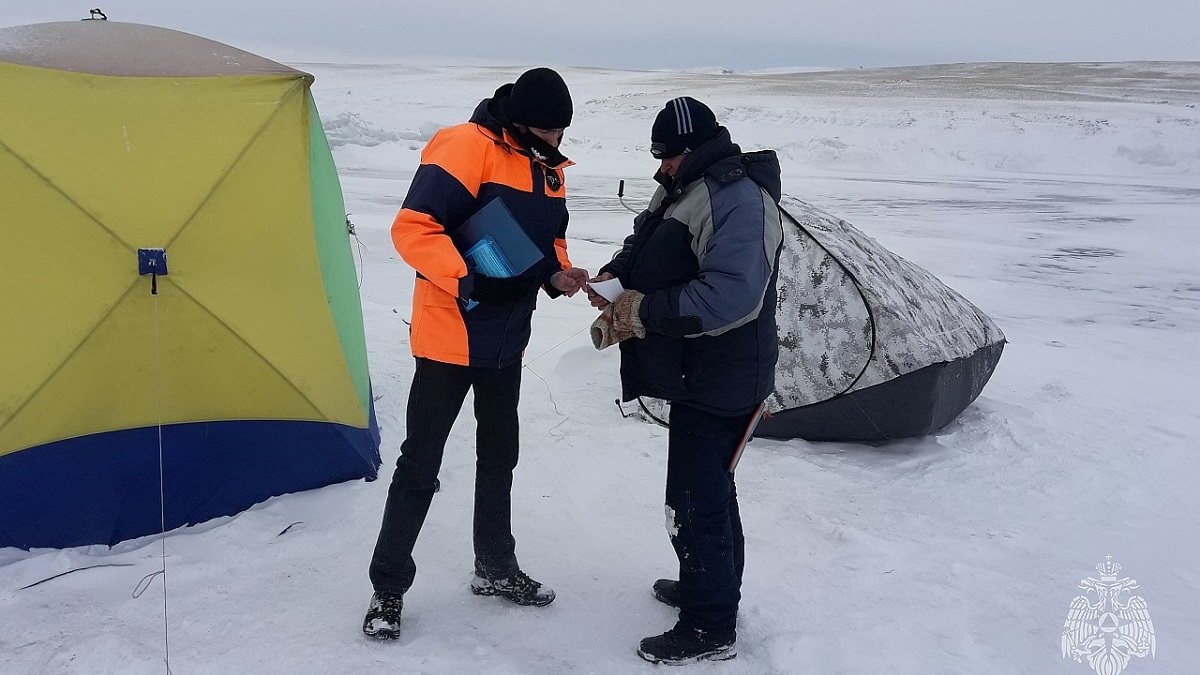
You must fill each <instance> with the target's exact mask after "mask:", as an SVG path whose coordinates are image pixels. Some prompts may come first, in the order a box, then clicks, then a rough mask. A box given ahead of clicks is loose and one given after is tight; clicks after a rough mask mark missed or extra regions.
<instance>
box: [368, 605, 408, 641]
mask: <svg viewBox="0 0 1200 675" xmlns="http://www.w3.org/2000/svg"><path fill="white" fill-rule="evenodd" d="M402 609H404V596H403V595H395V594H393V593H376V594H375V595H372V596H371V604H370V605H369V606H368V607H367V617H366V618H365V619H363V633H365V634H366V635H369V636H371V637H373V638H379V639H380V640H395V639H396V638H398V637H400V610H402Z"/></svg>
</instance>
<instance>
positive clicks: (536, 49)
mask: <svg viewBox="0 0 1200 675" xmlns="http://www.w3.org/2000/svg"><path fill="white" fill-rule="evenodd" d="M97 4H98V5H99V6H100V8H101V9H103V10H104V11H105V13H107V14H108V16H109V18H110V19H113V20H118V21H129V22H134V23H147V24H152V25H158V26H165V27H168V28H174V29H177V30H183V31H187V32H190V33H195V34H198V35H202V36H204V37H208V38H212V39H215V40H219V41H221V42H226V43H229V44H232V45H234V46H237V47H241V48H243V49H247V50H249V51H254V52H258V53H260V54H262V55H263V56H267V57H269V58H273V59H275V60H283V61H293V62H294V61H321V60H334V59H336V60H361V61H407V60H413V59H423V60H427V61H428V60H432V61H435V62H436V61H439V60H445V61H451V62H456V63H464V62H465V63H491V62H503V63H515V64H533V63H536V64H547V65H577V66H589V65H590V66H604V67H618V68H703V67H712V66H719V67H728V68H733V69H738V70H746V69H754V68H775V67H790V66H799V67H804V66H881V65H911V64H925V63H949V62H966V61H1133V60H1188V61H1197V60H1200V0H986V1H985V0H908V1H907V2H903V1H898V0H857V1H854V0H691V1H690V2H681V1H677V0H597V1H595V2H577V1H574V0H540V1H537V2H535V1H532V0H502V1H500V2H482V1H480V0H457V1H456V0H424V1H423V2H411V1H406V0H327V1H318V0H199V1H189V2H184V1H182V0H85V1H84V2H67V1H64V0H0V26H15V25H21V24H27V23H41V22H45V21H67V20H75V19H80V18H83V17H85V16H87V13H88V9H90V8H91V7H94V6H96V5H97Z"/></svg>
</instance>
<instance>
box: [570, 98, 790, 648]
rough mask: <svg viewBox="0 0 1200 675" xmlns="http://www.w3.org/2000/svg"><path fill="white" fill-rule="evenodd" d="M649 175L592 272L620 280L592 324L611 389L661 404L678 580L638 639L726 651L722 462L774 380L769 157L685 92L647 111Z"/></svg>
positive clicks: (735, 571) (733, 564) (731, 581)
mask: <svg viewBox="0 0 1200 675" xmlns="http://www.w3.org/2000/svg"><path fill="white" fill-rule="evenodd" d="M650 140H651V145H650V152H651V154H652V155H654V157H655V158H657V159H659V160H660V161H661V165H660V167H659V171H658V172H657V173H656V175H655V176H654V178H655V180H656V181H658V183H659V185H660V187H659V188H658V190H657V191H656V192H655V194H654V197H653V198H652V199H651V201H650V206H649V208H647V209H646V210H645V211H643V212H642V213H640V214H639V215H638V216H637V217H636V218H635V219H634V227H633V234H631V235H629V237H627V238H626V239H625V242H624V245H623V246H622V248H621V250H620V251H619V252H617V254H616V255H615V256H614V257H613V259H612V261H611V262H609V263H608V264H607V265H605V266H604V267H602V268H601V269H600V274H599V275H598V276H597V277H596V278H595V279H593V280H592V281H600V280H604V279H611V278H614V277H615V278H617V279H619V280H620V281H621V284H622V286H624V287H625V289H627V290H626V291H625V292H624V293H623V294H621V295H620V296H619V297H618V298H617V299H616V301H614V302H613V303H611V304H610V303H609V302H608V301H607V300H605V299H604V298H603V297H601V296H600V295H599V294H597V293H595V292H593V291H592V290H591V289H590V288H589V289H588V296H589V298H590V299H591V301H592V304H593V305H594V306H596V307H598V308H601V309H603V310H604V311H603V313H602V314H601V316H600V317H599V318H598V319H597V320H596V323H595V324H593V331H592V337H593V342H594V343H595V344H596V347H597V348H600V349H603V348H605V347H608V346H610V345H611V344H614V343H617V342H619V343H620V348H621V388H622V398H623V399H624V400H626V401H630V400H633V399H635V398H637V397H639V396H650V397H655V398H660V399H666V400H668V401H670V403H671V412H670V427H671V429H670V435H669V447H668V458H667V488H666V512H667V531H668V533H669V534H670V537H671V543H672V545H673V546H674V548H675V553H676V555H677V557H678V558H679V579H678V581H675V580H670V579H660V580H658V581H657V582H655V584H654V595H655V597H656V598H658V599H659V600H660V601H662V602H665V603H667V604H669V605H672V606H675V607H678V608H679V621H678V623H677V624H676V625H675V627H674V628H673V629H671V630H669V631H667V632H666V633H664V634H662V635H659V636H655V637H649V638H646V639H645V640H642V642H641V645H640V646H639V648H638V654H640V655H641V656H642V658H644V659H646V660H648V661H652V662H655V663H660V662H668V663H686V662H690V661H698V660H702V659H712V660H722V659H728V658H733V656H735V655H736V649H735V644H734V643H735V640H736V622H737V609H738V602H739V600H740V599H741V579H742V566H743V561H744V555H743V551H744V539H743V536H742V524H741V518H740V517H739V514H738V505H737V491H736V488H735V486H734V481H733V474H732V473H731V471H730V469H729V466H730V460H731V458H732V456H733V454H734V452H735V450H736V449H737V448H738V447H739V445H740V443H741V441H742V437H743V435H744V434H745V432H746V430H747V427H748V426H749V425H750V424H752V422H753V421H754V420H755V419H756V417H755V414H756V411H757V409H758V406H759V404H760V403H762V401H763V400H764V399H766V397H767V395H768V394H769V393H770V392H771V390H772V389H773V388H774V376H775V362H776V359H777V356H778V337H777V334H776V326H775V304H776V293H775V282H776V267H777V265H778V262H779V252H780V245H781V242H782V238H783V227H782V224H781V219H780V213H779V207H778V202H779V198H780V195H781V183H780V176H779V161H778V159H777V158H776V156H775V153H774V152H773V151H770V150H763V151H759V152H752V153H743V152H742V151H741V148H739V147H738V146H737V145H736V144H735V143H733V142H732V140H731V139H730V137H729V132H728V131H727V130H726V129H725V128H724V127H722V126H720V125H718V124H717V121H716V117H715V115H714V114H713V112H712V110H710V109H709V108H708V106H706V105H704V104H703V103H701V102H699V101H697V100H696V99H693V98H690V97H682V98H677V99H674V100H672V101H670V102H668V103H667V105H666V106H665V107H664V108H663V110H662V111H661V112H659V113H658V116H657V117H656V118H655V120H654V126H653V129H652V131H651V135H650Z"/></svg>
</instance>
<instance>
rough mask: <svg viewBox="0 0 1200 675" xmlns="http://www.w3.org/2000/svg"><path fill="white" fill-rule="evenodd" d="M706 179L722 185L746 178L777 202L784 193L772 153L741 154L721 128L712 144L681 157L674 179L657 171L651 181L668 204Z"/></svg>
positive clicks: (777, 164)
mask: <svg viewBox="0 0 1200 675" xmlns="http://www.w3.org/2000/svg"><path fill="white" fill-rule="evenodd" d="M706 176H707V177H710V178H712V179H713V180H715V181H716V182H717V183H719V184H721V185H724V184H727V183H732V182H733V181H735V180H739V179H741V178H745V177H749V178H750V179H751V180H753V181H754V182H755V183H757V184H758V185H759V187H761V188H763V189H764V190H766V191H767V194H769V195H771V198H772V199H774V200H775V201H776V202H778V201H779V199H780V197H781V196H782V192H783V183H782V179H781V178H780V170H779V158H778V157H777V156H776V154H775V151H774V150H759V151H757V152H747V153H743V152H742V149H741V147H740V146H738V144H737V143H734V142H733V140H732V139H731V138H730V137H729V130H728V129H725V128H724V127H722V128H721V131H720V132H719V133H718V134H717V135H716V136H715V137H714V138H713V139H712V140H709V141H708V142H706V143H704V144H703V145H701V146H700V147H698V148H696V149H695V150H693V151H692V152H689V153H688V154H687V155H685V156H684V158H683V162H682V163H681V164H680V165H679V170H678V171H677V172H675V177H674V178H671V177H670V176H667V175H666V174H664V173H663V172H662V171H658V172H657V173H655V174H654V180H656V181H658V183H659V184H660V185H662V186H663V187H664V188H665V189H666V191H667V196H666V199H665V200H664V202H665V203H668V204H669V203H671V202H672V201H674V200H675V199H676V198H677V197H679V196H680V195H681V194H683V192H684V191H685V190H686V189H687V186H689V185H691V184H692V183H694V182H696V181H697V180H700V179H702V178H704V177H706Z"/></svg>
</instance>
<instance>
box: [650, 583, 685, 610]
mask: <svg viewBox="0 0 1200 675" xmlns="http://www.w3.org/2000/svg"><path fill="white" fill-rule="evenodd" d="M654 599H655V600H657V601H659V602H661V603H663V604H664V605H670V606H671V607H674V608H676V609H678V608H679V582H678V581H675V580H674V579H659V580H658V581H656V582H654Z"/></svg>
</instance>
